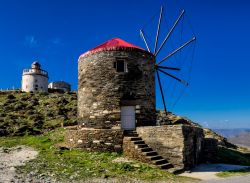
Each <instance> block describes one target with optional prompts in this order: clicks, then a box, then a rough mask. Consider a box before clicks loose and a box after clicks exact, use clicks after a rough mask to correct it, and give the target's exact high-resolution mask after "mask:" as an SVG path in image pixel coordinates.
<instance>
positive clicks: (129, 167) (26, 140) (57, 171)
mask: <svg viewBox="0 0 250 183" xmlns="http://www.w3.org/2000/svg"><path fill="white" fill-rule="evenodd" d="M63 137H64V129H56V130H53V131H50V132H48V133H44V134H42V135H36V136H34V135H25V136H22V137H0V147H4V148H6V149H7V150H8V148H10V147H14V146H17V145H26V146H30V147H33V148H35V149H36V150H38V151H39V155H38V157H37V158H36V159H34V160H32V161H29V162H28V163H26V164H25V165H23V166H21V167H17V172H18V173H19V174H22V175H24V176H25V177H29V176H30V175H31V174H32V176H34V177H37V178H39V177H41V176H43V177H49V178H51V179H53V180H56V181H57V182H75V181H79V182H84V181H85V180H87V179H88V180H90V182H94V181H92V180H93V179H97V178H100V181H98V182H106V181H107V179H111V180H116V181H114V182H141V180H145V181H147V182H148V181H150V182H151V181H152V182H157V181H166V182H169V183H172V182H194V181H195V180H194V179H191V178H186V177H180V176H176V175H173V174H171V173H168V172H167V171H164V170H160V169H158V168H155V167H152V166H150V165H147V164H144V163H140V162H137V161H129V162H127V161H121V160H122V159H124V158H123V155H122V154H118V153H109V152H105V153H100V152H86V151H81V150H77V149H74V150H68V149H61V148H57V145H56V144H57V143H62V142H63ZM119 159H120V160H119ZM118 160H119V161H118ZM139 180H140V181H139ZM42 182H44V181H42ZM52 182H53V181H52ZM111 182H112V181H111Z"/></svg>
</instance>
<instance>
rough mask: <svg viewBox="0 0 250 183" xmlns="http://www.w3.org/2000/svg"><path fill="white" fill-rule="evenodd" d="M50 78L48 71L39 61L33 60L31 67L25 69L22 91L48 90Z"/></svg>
mask: <svg viewBox="0 0 250 183" xmlns="http://www.w3.org/2000/svg"><path fill="white" fill-rule="evenodd" d="M48 78H49V77H48V72H47V71H44V70H42V69H41V65H40V64H39V63H38V62H33V63H32V65H31V68H29V69H24V70H23V75H22V91H25V92H31V91H33V92H36V91H39V92H48Z"/></svg>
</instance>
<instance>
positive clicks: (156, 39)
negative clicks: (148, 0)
mask: <svg viewBox="0 0 250 183" xmlns="http://www.w3.org/2000/svg"><path fill="white" fill-rule="evenodd" d="M162 13H163V7H162V6H161V11H160V17H159V21H158V27H157V32H156V37H155V46H154V54H155V52H156V48H157V43H158V37H159V32H160V28H161V18H162Z"/></svg>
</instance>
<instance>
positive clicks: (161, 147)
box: [136, 125, 203, 170]
mask: <svg viewBox="0 0 250 183" xmlns="http://www.w3.org/2000/svg"><path fill="white" fill-rule="evenodd" d="M136 131H137V133H138V134H139V136H140V137H141V138H142V139H143V140H144V141H145V143H146V144H148V145H149V146H150V147H151V148H152V149H154V150H155V151H157V153H158V154H159V155H161V156H162V157H163V158H165V159H166V160H167V161H169V162H170V163H171V164H173V165H174V168H175V169H176V170H182V169H189V168H191V167H194V166H195V165H196V164H197V163H198V162H199V160H200V157H201V156H200V155H201V150H202V140H203V130H202V129H201V128H197V127H191V126H188V125H166V126H149V127H138V128H137V129H136Z"/></svg>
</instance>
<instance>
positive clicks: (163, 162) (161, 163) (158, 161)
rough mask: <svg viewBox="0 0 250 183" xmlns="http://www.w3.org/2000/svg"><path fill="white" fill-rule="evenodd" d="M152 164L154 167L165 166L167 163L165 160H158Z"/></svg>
mask: <svg viewBox="0 0 250 183" xmlns="http://www.w3.org/2000/svg"><path fill="white" fill-rule="evenodd" d="M153 163H154V164H155V165H163V164H167V163H168V161H167V160H165V159H159V160H155V161H153Z"/></svg>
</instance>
